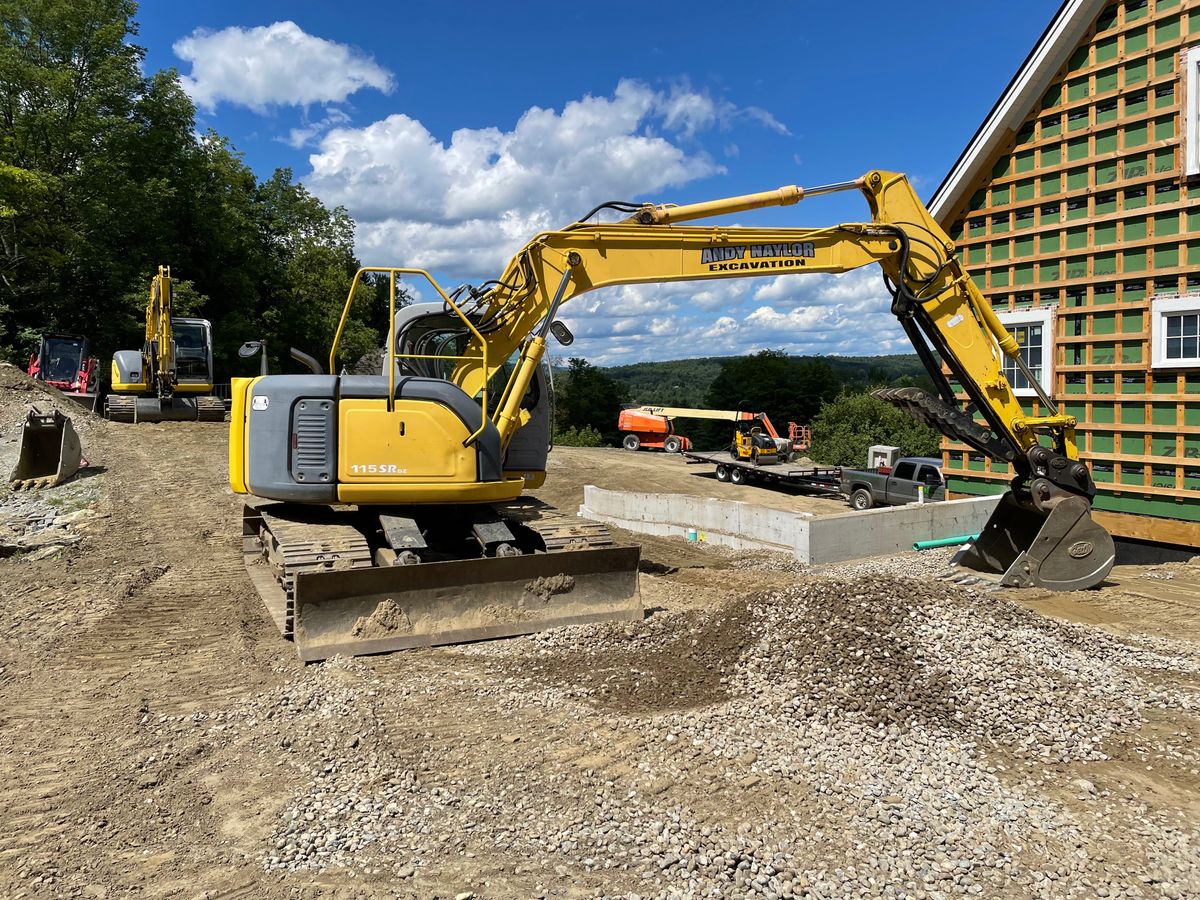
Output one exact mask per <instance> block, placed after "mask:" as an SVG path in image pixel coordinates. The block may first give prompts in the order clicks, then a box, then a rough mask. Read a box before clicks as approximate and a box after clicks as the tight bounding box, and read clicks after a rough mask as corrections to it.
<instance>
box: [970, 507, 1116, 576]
mask: <svg viewBox="0 0 1200 900" xmlns="http://www.w3.org/2000/svg"><path fill="white" fill-rule="evenodd" d="M1115 558H1116V548H1115V547H1114V545H1113V539H1112V536H1111V535H1110V534H1109V533H1108V532H1107V531H1105V530H1104V528H1103V527H1102V526H1100V525H1098V524H1096V522H1095V521H1093V519H1092V515H1091V508H1090V507H1089V505H1088V502H1087V501H1086V500H1085V499H1084V498H1082V497H1070V498H1068V499H1066V500H1062V501H1060V502H1059V503H1058V504H1057V505H1056V506H1055V507H1054V509H1053V510H1052V511H1051V512H1050V514H1049V515H1046V514H1045V513H1043V512H1040V511H1038V510H1037V509H1032V508H1029V507H1026V506H1024V505H1023V504H1021V503H1020V502H1019V501H1018V500H1017V498H1016V497H1015V496H1013V494H1012V493H1011V492H1009V493H1006V494H1005V495H1004V496H1003V497H1002V498H1001V500H1000V503H999V505H997V507H996V510H995V512H993V513H992V517H991V518H990V519H988V522H987V525H985V526H984V528H983V531H981V532H980V534H979V537H978V538H977V539H976V540H975V541H974V542H973V543H971V544H970V545H968V546H967V547H966V548H965V549H963V550H962V551H960V552H959V554H958V555H957V556H956V557H955V559H954V563H955V564H956V565H958V566H961V567H963V568H966V569H971V570H973V571H975V572H980V573H983V574H984V575H992V576H999V583H1000V584H1001V585H1003V586H1005V587H1043V588H1047V589H1048V590H1051V591H1082V590H1086V589H1087V588H1090V587H1095V586H1096V585H1097V584H1099V583H1100V582H1101V581H1103V580H1104V577H1105V576H1106V575H1108V573H1109V571H1110V570H1111V569H1112V567H1113V561H1114V559H1115Z"/></svg>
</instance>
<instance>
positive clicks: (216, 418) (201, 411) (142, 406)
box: [104, 394, 225, 423]
mask: <svg viewBox="0 0 1200 900" xmlns="http://www.w3.org/2000/svg"><path fill="white" fill-rule="evenodd" d="M104 418H106V419H108V420H109V421H111V422H129V423H133V422H224V421H225V401H224V400H222V399H221V398H220V397H215V396H202V397H188V396H175V397H169V398H166V399H163V400H159V399H157V398H155V397H136V396H129V395H123V394H109V395H108V396H107V397H106V398H105V399H104Z"/></svg>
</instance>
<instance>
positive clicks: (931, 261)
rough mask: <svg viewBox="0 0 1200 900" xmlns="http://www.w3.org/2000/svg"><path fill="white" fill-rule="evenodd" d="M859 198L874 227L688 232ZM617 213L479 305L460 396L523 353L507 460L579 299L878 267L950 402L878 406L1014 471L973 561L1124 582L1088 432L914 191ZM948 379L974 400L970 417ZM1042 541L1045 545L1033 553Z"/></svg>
mask: <svg viewBox="0 0 1200 900" xmlns="http://www.w3.org/2000/svg"><path fill="white" fill-rule="evenodd" d="M854 189H857V190H859V191H861V192H862V194H863V196H864V197H865V199H866V201H867V205H868V208H869V210H870V213H871V219H870V221H869V222H861V223H848V224H841V225H835V226H830V227H823V228H747V227H735V226H725V225H692V224H683V223H690V222H694V221H696V220H700V219H708V218H713V217H718V216H722V215H729V214H734V213H738V212H743V211H747V210H750V209H757V208H762V207H768V206H787V205H791V204H794V203H797V202H799V201H800V200H801V199H803V198H804V197H806V196H813V195H817V194H824V193H831V192H834V191H842V190H854ZM608 206H610V207H612V208H617V209H620V210H621V211H623V212H626V213H629V215H628V216H627V217H626V218H625V219H624V220H623V221H620V222H616V223H611V224H602V223H589V222H587V221H580V222H577V223H575V224H573V225H571V226H569V227H567V228H565V229H562V230H560V231H554V232H546V233H543V234H540V235H538V236H537V237H535V238H534V239H533V240H532V241H530V242H529V243H528V244H526V245H525V247H523V248H522V249H521V250H520V252H518V253H517V254H516V255H515V256H514V257H513V258H512V260H511V261H510V262H509V263H508V266H507V267H506V269H505V270H504V273H503V274H502V275H501V277H500V279H499V280H498V281H496V282H492V283H490V284H489V285H487V286H485V288H484V289H483V290H474V291H468V295H469V297H470V299H471V300H473V301H474V304H475V305H474V307H473V310H472V312H471V313H469V314H473V315H474V318H475V320H476V321H477V323H478V327H477V330H476V329H475V328H472V331H473V332H474V336H473V338H472V340H471V346H470V347H469V348H468V350H467V352H466V353H465V354H464V358H463V359H462V360H461V361H460V362H459V364H458V366H457V368H456V369H455V372H454V375H453V376H452V380H453V381H454V382H455V383H456V384H458V385H459V387H461V388H462V389H463V390H464V391H465V392H466V393H467V394H468V395H471V396H478V395H479V394H480V392H481V391H482V390H483V388H484V385H485V383H486V382H487V381H488V379H490V378H491V377H492V376H493V375H494V374H495V372H496V371H497V369H498V368H499V361H502V360H506V359H508V358H509V356H510V355H511V354H512V353H514V352H515V351H519V362H518V364H517V365H516V366H515V367H514V369H513V372H512V376H511V378H510V379H509V383H508V385H507V386H506V388H505V390H504V392H503V394H502V395H501V398H500V401H499V403H498V404H497V406H496V408H495V410H494V412H493V414H492V421H493V422H494V423H495V425H496V428H497V429H498V430H499V433H500V437H501V442H502V445H503V446H507V444H508V441H509V440H510V439H511V437H512V435H513V434H514V433H515V431H516V430H517V429H518V428H520V426H521V423H522V411H521V408H520V404H521V398H522V397H523V396H524V394H525V390H526V389H527V388H528V386H529V384H530V382H531V380H532V378H533V375H534V372H535V370H536V368H537V366H538V364H539V363H540V362H541V360H542V358H543V356H544V354H545V350H546V340H547V336H548V334H549V331H550V326H551V324H552V322H553V321H554V318H555V316H556V315H557V313H558V311H559V309H560V308H561V307H562V305H563V304H564V303H567V302H569V301H570V300H571V299H572V298H574V297H577V296H579V295H581V294H584V293H587V292H589V291H593V290H596V289H598V288H603V287H611V286H613V285H622V284H640V283H657V282H665V281H699V280H707V279H714V278H746V277H751V278H753V277H775V276H779V275H799V274H809V273H843V272H848V271H851V270H854V269H858V268H862V267H864V266H868V265H878V266H879V267H880V268H881V269H882V270H883V275H884V282H885V284H886V286H887V288H888V291H889V293H890V295H891V298H892V301H891V310H892V312H893V313H894V314H895V315H896V317H897V318H898V319H899V321H900V324H901V326H902V327H903V328H904V331H905V333H906V334H907V336H908V337H909V339H910V340H911V342H912V344H913V347H914V349H915V350H916V352H917V353H918V355H919V356H920V358H921V360H922V362H923V363H924V365H925V368H926V370H927V371H928V373H929V376H930V378H931V379H932V381H933V384H934V385H935V386H936V389H937V395H936V396H930V395H928V394H926V393H925V392H924V391H920V390H918V389H914V388H905V389H894V390H885V391H880V392H877V396H879V397H880V398H881V399H884V400H887V401H888V402H890V403H893V404H894V405H897V406H899V407H901V408H903V409H905V410H907V411H908V412H910V413H911V414H913V415H914V416H916V417H917V418H918V419H920V420H922V421H924V422H926V423H927V424H929V425H931V426H933V427H934V428H936V429H937V430H938V431H940V432H941V433H943V434H945V435H946V436H948V437H950V438H951V439H954V440H958V441H961V442H963V443H965V444H967V445H968V446H970V447H971V448H973V449H974V450H976V451H977V452H979V453H982V454H984V455H986V456H988V457H990V458H991V459H993V460H995V461H997V462H999V463H1002V464H1008V465H1011V466H1012V468H1013V470H1014V472H1015V474H1016V478H1015V479H1014V481H1013V483H1012V486H1011V490H1010V491H1009V492H1008V493H1007V494H1006V495H1005V497H1004V498H1003V500H1002V502H1001V504H1000V507H999V508H998V510H997V513H996V515H995V516H993V519H992V522H991V523H989V526H988V528H987V529H985V531H984V533H983V535H982V536H981V538H980V540H979V541H977V542H976V543H975V545H974V547H973V548H972V550H971V551H969V553H968V556H969V555H970V554H971V553H974V554H975V555H976V556H977V557H979V558H978V559H977V560H976V561H977V562H978V563H979V565H980V567H982V568H985V569H988V570H995V569H1000V570H1001V571H1003V572H1004V573H1005V579H1006V583H1010V584H1025V585H1032V584H1041V585H1044V586H1049V587H1054V588H1057V589H1075V588H1079V587H1087V586H1091V585H1092V584H1095V583H1097V582H1098V581H1099V580H1100V579H1101V578H1103V576H1104V574H1106V573H1107V572H1108V570H1109V569H1110V568H1111V566H1112V562H1113V556H1114V554H1113V545H1112V539H1111V537H1109V535H1108V534H1107V532H1105V531H1104V530H1103V529H1102V528H1101V527H1100V526H1098V525H1096V524H1095V523H1094V522H1093V521H1092V520H1091V516H1090V507H1091V502H1092V498H1093V497H1094V495H1095V485H1094V483H1093V481H1092V477H1091V473H1090V471H1089V470H1088V468H1087V466H1086V465H1084V464H1083V463H1082V462H1080V461H1079V454H1078V448H1077V445H1076V440H1075V425H1076V422H1075V419H1074V418H1072V417H1070V416H1065V415H1061V414H1058V412H1057V408H1058V407H1057V404H1056V403H1055V402H1054V401H1053V399H1052V398H1050V397H1049V396H1048V395H1047V394H1046V393H1045V392H1044V391H1043V390H1042V388H1041V387H1040V386H1039V384H1038V380H1037V378H1036V377H1034V375H1033V373H1032V372H1030V371H1029V369H1028V367H1027V366H1026V364H1025V362H1024V361H1023V360H1022V358H1021V356H1020V351H1019V347H1018V344H1017V342H1016V340H1015V339H1014V337H1013V336H1012V335H1011V334H1010V333H1009V332H1008V331H1007V330H1006V329H1005V328H1004V326H1003V325H1002V324H1001V322H1000V321H999V319H998V317H997V316H996V313H995V311H994V310H993V309H992V307H991V306H990V304H989V303H988V302H987V299H986V298H985V297H984V296H983V295H982V294H981V293H980V291H979V290H978V288H977V287H976V286H975V284H974V282H973V281H972V280H971V278H970V277H969V276H968V275H967V273H966V272H965V271H964V270H963V268H962V266H961V264H960V263H959V261H958V259H957V258H956V257H955V255H954V242H953V241H952V240H951V239H950V238H949V236H948V235H946V233H945V232H944V231H943V230H942V228H941V226H940V225H939V224H938V223H937V221H936V220H935V219H934V218H933V217H932V215H931V214H930V213H929V211H928V210H927V209H926V208H925V206H924V204H922V203H921V201H920V199H919V198H918V197H917V195H916V193H915V192H914V191H913V189H912V187H911V185H910V184H909V182H908V180H907V179H906V178H905V177H904V176H903V175H900V174H896V173H891V172H882V171H872V172H869V173H867V174H866V175H864V176H863V177H862V178H859V179H857V180H855V181H851V182H843V183H839V184H834V185H827V186H824V187H821V188H816V189H810V190H807V191H806V190H805V189H804V188H801V187H797V186H790V187H784V188H780V189H778V190H776V191H767V192H763V193H759V194H749V195H744V196H740V197H732V198H728V199H724V200H713V201H707V202H703V203H695V204H690V205H686V206H672V205H665V204H664V205H655V204H647V205H643V206H641V207H634V206H633V205H632V204H609V205H608ZM601 208H603V207H599V208H598V209H601ZM593 212H595V211H593ZM589 218H590V215H589ZM459 299H460V300H462V299H464V298H463V295H462V294H459ZM456 308H457V307H456ZM1005 357H1007V358H1008V359H1010V360H1011V361H1012V363H1013V364H1014V366H1015V367H1016V368H1017V369H1018V370H1020V371H1022V372H1023V373H1024V374H1025V376H1026V378H1027V380H1028V381H1029V383H1030V384H1031V385H1033V386H1034V388H1035V390H1036V391H1037V393H1038V395H1039V399H1040V401H1041V406H1042V408H1043V409H1044V410H1045V412H1044V413H1043V414H1042V415H1038V416H1032V415H1029V414H1027V413H1026V412H1025V411H1024V409H1022V407H1021V404H1020V403H1019V402H1018V400H1017V398H1016V396H1015V394H1014V392H1013V389H1012V386H1011V384H1010V383H1009V381H1008V379H1007V378H1006V377H1005V374H1004V359H1005ZM481 361H484V362H481ZM486 361H490V362H486ZM943 363H944V364H945V366H946V368H948V369H949V370H950V373H951V376H952V378H953V380H954V381H955V382H957V384H958V386H959V388H960V389H961V390H962V392H963V393H965V395H966V398H967V405H966V409H965V410H964V409H963V408H961V407H960V404H959V401H958V399H957V397H956V395H955V391H954V387H953V385H952V384H951V381H950V379H948V378H947V377H946V376H945V374H944V373H943V368H942V365H943ZM976 416H979V417H980V418H982V419H983V422H984V423H985V424H979V423H978V422H976V421H975V417H976ZM1047 528H1049V529H1050V530H1049V532H1047ZM1030 532H1033V533H1034V534H1035V535H1036V537H1037V539H1036V540H1029V539H1028V538H1029V533H1030ZM1035 553H1036V554H1040V556H1035ZM968 561H969V560H968Z"/></svg>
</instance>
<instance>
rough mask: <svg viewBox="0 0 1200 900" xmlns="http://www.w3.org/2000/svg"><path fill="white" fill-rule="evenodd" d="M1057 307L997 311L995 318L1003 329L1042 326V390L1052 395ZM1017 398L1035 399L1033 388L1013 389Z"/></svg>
mask: <svg viewBox="0 0 1200 900" xmlns="http://www.w3.org/2000/svg"><path fill="white" fill-rule="evenodd" d="M1057 309H1058V306H1057V305H1055V306H1032V307H1029V308H1028V309H1013V310H1007V309H1006V310H1003V311H1000V310H997V311H996V318H997V319H999V320H1000V324H1002V325H1003V326H1004V327H1005V328H1008V327H1010V326H1012V325H1041V326H1042V378H1041V385H1042V390H1044V391H1045V392H1046V393H1047V394H1050V395H1051V396H1053V395H1054V359H1055V340H1054V338H1055V334H1054V313H1055V311H1056V310H1057ZM1013 394H1014V395H1015V396H1017V397H1036V396H1037V395H1038V393H1037V391H1035V390H1034V389H1033V388H1031V387H1029V388H1013Z"/></svg>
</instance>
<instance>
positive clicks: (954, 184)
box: [929, 0, 1109, 226]
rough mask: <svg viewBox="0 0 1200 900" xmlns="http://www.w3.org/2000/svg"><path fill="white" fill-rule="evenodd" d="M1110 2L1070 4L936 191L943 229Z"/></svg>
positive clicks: (933, 207) (934, 203)
mask: <svg viewBox="0 0 1200 900" xmlns="http://www.w3.org/2000/svg"><path fill="white" fill-rule="evenodd" d="M1108 2H1109V0H1066V2H1064V3H1063V5H1062V6H1061V7H1060V8H1059V10H1058V13H1057V14H1056V15H1055V16H1054V19H1053V20H1052V21H1051V22H1050V25H1049V26H1048V27H1047V28H1046V30H1045V31H1044V32H1043V33H1042V36H1041V38H1039V39H1038V42H1037V44H1036V45H1034V48H1033V50H1032V51H1031V52H1030V54H1029V56H1027V57H1026V58H1025V62H1024V63H1022V64H1021V68H1020V69H1018V70H1017V74H1016V75H1014V76H1013V79H1012V81H1010V82H1009V84H1008V87H1007V88H1005V89H1004V93H1003V94H1001V95H1000V99H999V100H997V101H996V105H995V106H993V107H992V111H991V112H990V113H988V116H987V118H986V119H984V120H983V124H982V125H980V126H979V130H978V131H976V132H975V136H974V137H972V138H971V142H970V143H969V144H967V147H966V149H965V150H963V152H962V154H961V155H960V156H959V157H958V161H957V162H955V163H954V165H953V166H952V167H951V169H950V172H949V173H948V174H947V175H946V178H945V179H944V180H943V181H942V183H941V184H940V185H939V186H938V189H937V190H936V191H935V192H934V195H933V198H932V199H931V200H930V202H929V210H930V212H932V213H933V215H934V218H936V219H937V220H938V221H939V222H941V224H942V225H943V226H948V225H949V224H950V223H949V222H948V221H946V217H948V216H950V215H952V214H953V213H954V210H955V209H957V208H958V205H959V204H960V203H961V202H962V200H963V198H964V197H965V196H966V195H967V193H968V192H969V191H970V190H971V186H972V185H973V184H974V183H975V180H976V178H977V176H978V174H979V170H980V168H981V167H982V166H986V165H987V164H988V163H989V162H990V161H991V159H992V157H993V156H994V155H995V153H996V151H997V150H998V149H999V148H1000V147H1001V145H1003V144H1004V143H1005V142H1006V141H1007V140H1008V139H1009V137H1010V136H1011V135H1012V134H1013V132H1015V131H1016V130H1017V129H1018V128H1019V127H1020V126H1021V123H1022V122H1024V121H1025V119H1026V118H1027V117H1028V115H1029V113H1030V112H1031V111H1032V110H1033V108H1034V104H1035V103H1037V102H1038V100H1040V99H1041V98H1042V95H1043V94H1045V92H1046V89H1047V88H1048V87H1049V86H1050V82H1051V81H1052V80H1053V79H1054V76H1055V75H1056V74H1058V70H1059V69H1061V68H1062V66H1063V64H1064V63H1065V62H1066V61H1067V59H1068V58H1070V56H1071V52H1072V51H1073V50H1074V49H1075V48H1076V47H1077V46H1078V45H1079V42H1080V41H1081V40H1082V39H1083V36H1084V35H1085V34H1086V33H1087V31H1088V29H1089V28H1091V27H1092V23H1093V22H1095V21H1096V17H1097V16H1099V15H1100V12H1101V10H1103V9H1104V7H1105V5H1106V4H1107V3H1108Z"/></svg>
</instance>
